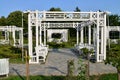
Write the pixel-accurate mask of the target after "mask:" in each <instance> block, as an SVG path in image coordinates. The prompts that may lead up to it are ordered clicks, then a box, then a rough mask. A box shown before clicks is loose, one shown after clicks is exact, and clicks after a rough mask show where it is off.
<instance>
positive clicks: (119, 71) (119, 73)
mask: <svg viewBox="0 0 120 80" xmlns="http://www.w3.org/2000/svg"><path fill="white" fill-rule="evenodd" d="M117 74H118V80H120V70H119V69H117Z"/></svg>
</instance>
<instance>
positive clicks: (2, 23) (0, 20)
mask: <svg viewBox="0 0 120 80" xmlns="http://www.w3.org/2000/svg"><path fill="white" fill-rule="evenodd" d="M6 25H7V23H6V18H5V17H4V16H2V17H1V18H0V26H6Z"/></svg>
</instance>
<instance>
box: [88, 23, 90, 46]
mask: <svg viewBox="0 0 120 80" xmlns="http://www.w3.org/2000/svg"><path fill="white" fill-rule="evenodd" d="M88 44H89V45H91V26H90V25H89V26H88Z"/></svg>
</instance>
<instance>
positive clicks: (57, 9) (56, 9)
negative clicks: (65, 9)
mask: <svg viewBox="0 0 120 80" xmlns="http://www.w3.org/2000/svg"><path fill="white" fill-rule="evenodd" d="M48 11H62V10H61V9H60V8H54V7H52V8H50V10H48Z"/></svg>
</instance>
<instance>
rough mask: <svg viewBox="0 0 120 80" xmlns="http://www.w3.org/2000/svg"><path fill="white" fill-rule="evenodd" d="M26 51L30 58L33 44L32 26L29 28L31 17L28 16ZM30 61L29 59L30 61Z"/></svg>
mask: <svg viewBox="0 0 120 80" xmlns="http://www.w3.org/2000/svg"><path fill="white" fill-rule="evenodd" d="M28 45H29V46H28V51H29V56H32V54H33V48H32V46H33V44H32V26H31V15H30V14H28ZM30 61H31V59H30Z"/></svg>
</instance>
